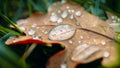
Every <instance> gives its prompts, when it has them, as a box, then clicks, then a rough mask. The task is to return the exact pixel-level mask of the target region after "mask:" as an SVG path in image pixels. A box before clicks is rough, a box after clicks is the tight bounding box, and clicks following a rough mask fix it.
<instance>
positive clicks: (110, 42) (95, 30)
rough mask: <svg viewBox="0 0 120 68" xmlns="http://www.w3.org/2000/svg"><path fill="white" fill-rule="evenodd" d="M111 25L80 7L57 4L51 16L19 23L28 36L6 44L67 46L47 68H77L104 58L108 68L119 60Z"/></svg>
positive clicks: (11, 40) (11, 39)
mask: <svg viewBox="0 0 120 68" xmlns="http://www.w3.org/2000/svg"><path fill="white" fill-rule="evenodd" d="M109 23H111V20H110V19H109V20H107V21H102V20H100V19H99V18H98V17H96V16H94V15H92V14H89V13H88V12H86V11H85V10H84V8H83V7H81V6H80V5H77V4H74V3H64V4H62V3H60V2H57V3H54V4H53V5H52V6H51V7H50V8H49V13H48V14H41V13H35V14H33V15H32V16H30V17H28V18H27V19H22V20H19V21H17V24H18V26H19V27H20V28H21V29H22V30H23V31H24V33H25V34H26V35H25V36H21V37H12V38H10V39H8V40H7V41H6V44H8V45H11V44H28V43H37V44H45V43H54V44H61V45H63V46H65V50H63V51H62V52H59V53H60V54H59V53H57V54H55V55H54V56H52V57H51V58H50V59H49V60H48V61H49V62H48V64H47V68H60V66H61V63H63V64H65V63H66V64H67V67H68V68H74V67H75V66H76V64H78V63H89V62H91V61H94V60H96V59H98V58H101V57H102V58H104V59H103V61H102V64H103V65H105V64H108V63H109V62H113V61H115V60H116V56H117V55H116V49H115V46H114V45H115V44H114V31H113V29H112V28H111V27H109ZM65 25H66V26H65ZM71 28H72V29H71ZM82 46H83V47H82ZM85 46H87V47H85ZM55 63H56V64H55Z"/></svg>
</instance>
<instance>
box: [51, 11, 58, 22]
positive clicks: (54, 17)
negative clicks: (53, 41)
mask: <svg viewBox="0 0 120 68" xmlns="http://www.w3.org/2000/svg"><path fill="white" fill-rule="evenodd" d="M57 20H58V16H57V15H56V14H54V13H53V14H52V15H51V16H50V21H51V22H57Z"/></svg>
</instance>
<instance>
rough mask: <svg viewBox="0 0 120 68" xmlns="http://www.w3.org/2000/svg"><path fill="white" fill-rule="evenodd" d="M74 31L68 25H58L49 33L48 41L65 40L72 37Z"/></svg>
mask: <svg viewBox="0 0 120 68" xmlns="http://www.w3.org/2000/svg"><path fill="white" fill-rule="evenodd" d="M75 30H76V29H75V28H74V27H72V26H70V25H58V26H55V27H54V28H53V29H52V30H51V31H50V32H49V36H48V37H49V39H50V40H67V39H69V38H71V37H72V36H73V35H74V33H75Z"/></svg>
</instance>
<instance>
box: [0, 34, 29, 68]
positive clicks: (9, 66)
mask: <svg viewBox="0 0 120 68" xmlns="http://www.w3.org/2000/svg"><path fill="white" fill-rule="evenodd" d="M11 36H13V35H12V34H7V35H5V36H4V37H2V38H0V67H1V68H27V67H26V64H25V62H24V60H20V58H19V57H18V56H17V55H16V54H15V53H14V52H12V51H11V50H10V49H9V48H8V47H7V46H6V45H5V41H6V40H7V39H8V38H9V37H11Z"/></svg>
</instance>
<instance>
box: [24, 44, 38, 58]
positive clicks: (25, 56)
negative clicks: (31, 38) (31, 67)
mask: <svg viewBox="0 0 120 68" xmlns="http://www.w3.org/2000/svg"><path fill="white" fill-rule="evenodd" d="M36 46H37V44H36V43H33V44H32V45H31V46H30V47H29V48H28V49H27V50H26V51H25V53H24V54H23V56H22V59H23V60H26V59H27V57H28V56H29V55H30V54H31V53H32V51H33V50H34V49H35V48H36Z"/></svg>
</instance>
